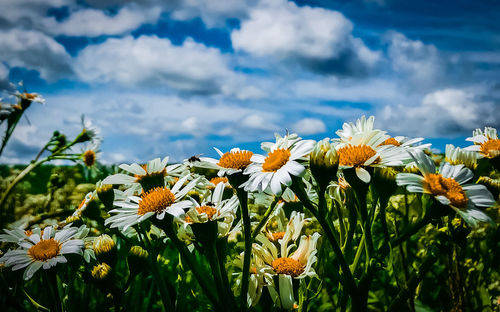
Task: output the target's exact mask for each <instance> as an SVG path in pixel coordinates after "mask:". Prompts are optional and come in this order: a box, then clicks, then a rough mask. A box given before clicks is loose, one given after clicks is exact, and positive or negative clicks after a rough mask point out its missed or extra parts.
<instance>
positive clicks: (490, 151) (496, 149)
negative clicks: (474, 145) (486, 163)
mask: <svg viewBox="0 0 500 312" xmlns="http://www.w3.org/2000/svg"><path fill="white" fill-rule="evenodd" d="M479 152H480V153H481V154H483V155H484V156H485V157H487V158H495V157H497V156H499V155H500V139H489V140H488V141H486V142H483V143H481V147H480V149H479Z"/></svg>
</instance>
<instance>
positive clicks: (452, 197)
mask: <svg viewBox="0 0 500 312" xmlns="http://www.w3.org/2000/svg"><path fill="white" fill-rule="evenodd" d="M424 189H426V190H427V191H428V192H429V193H431V194H432V195H434V196H445V197H446V198H448V200H449V201H450V205H452V206H454V207H458V208H465V207H466V206H467V196H466V195H465V191H464V189H463V188H462V186H460V184H459V183H458V182H457V181H455V179H453V178H444V177H443V176H442V175H440V174H436V173H429V174H427V175H425V177H424Z"/></svg>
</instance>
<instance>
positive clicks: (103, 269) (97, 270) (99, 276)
mask: <svg viewBox="0 0 500 312" xmlns="http://www.w3.org/2000/svg"><path fill="white" fill-rule="evenodd" d="M111 270H112V269H111V267H110V266H109V265H108V264H107V263H105V262H103V263H100V264H97V265H94V267H93V268H92V272H91V274H92V277H93V278H94V279H95V280H97V281H104V280H107V279H108V278H109V277H110V275H111Z"/></svg>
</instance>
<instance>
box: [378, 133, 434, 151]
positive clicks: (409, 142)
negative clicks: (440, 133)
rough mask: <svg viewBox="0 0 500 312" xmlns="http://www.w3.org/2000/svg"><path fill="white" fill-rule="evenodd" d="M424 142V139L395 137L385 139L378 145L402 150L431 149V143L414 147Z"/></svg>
mask: <svg viewBox="0 0 500 312" xmlns="http://www.w3.org/2000/svg"><path fill="white" fill-rule="evenodd" d="M423 140H424V138H413V139H410V138H408V137H405V136H395V137H389V138H387V139H385V141H384V142H382V143H381V144H380V145H394V146H400V147H403V148H419V149H426V148H429V147H431V143H427V144H419V145H415V144H416V143H420V142H422V141H423Z"/></svg>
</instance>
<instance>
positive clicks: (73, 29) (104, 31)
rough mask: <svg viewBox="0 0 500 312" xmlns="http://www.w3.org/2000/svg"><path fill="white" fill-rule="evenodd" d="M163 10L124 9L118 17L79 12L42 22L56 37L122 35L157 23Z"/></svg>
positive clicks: (93, 10)
mask: <svg viewBox="0 0 500 312" xmlns="http://www.w3.org/2000/svg"><path fill="white" fill-rule="evenodd" d="M160 13H161V8H159V7H152V8H148V9H139V8H136V7H134V6H132V7H130V6H129V7H124V8H122V9H120V10H119V11H118V13H117V14H116V15H112V16H111V15H108V14H105V13H104V11H102V10H96V9H83V10H78V11H75V12H73V13H71V15H70V16H69V17H68V18H67V19H65V20H63V21H62V22H57V21H56V19H55V18H54V17H50V18H45V19H43V21H42V24H43V26H44V29H46V30H47V31H48V32H50V33H52V34H55V35H67V36H88V37H96V36H101V35H120V34H124V33H127V32H129V31H132V30H134V29H136V28H138V27H139V26H140V25H142V24H144V23H148V22H149V23H155V22H156V21H157V20H158V18H159V17H160ZM83 25H85V26H83Z"/></svg>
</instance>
